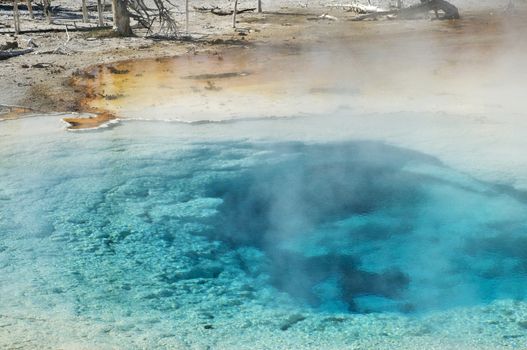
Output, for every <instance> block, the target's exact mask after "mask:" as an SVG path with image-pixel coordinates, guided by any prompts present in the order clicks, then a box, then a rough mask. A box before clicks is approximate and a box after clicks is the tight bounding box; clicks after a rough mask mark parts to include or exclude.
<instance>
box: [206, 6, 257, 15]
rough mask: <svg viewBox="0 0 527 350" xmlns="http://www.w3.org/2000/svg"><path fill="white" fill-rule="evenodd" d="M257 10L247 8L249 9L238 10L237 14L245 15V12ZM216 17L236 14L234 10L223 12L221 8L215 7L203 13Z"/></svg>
mask: <svg viewBox="0 0 527 350" xmlns="http://www.w3.org/2000/svg"><path fill="white" fill-rule="evenodd" d="M254 10H256V8H247V9H240V10H238V9H237V10H236V14H240V13H244V12H253V11H254ZM209 11H210V13H212V14H214V15H216V16H232V15H233V14H234V10H222V9H220V8H219V7H214V8H211V9H208V10H207V11H203V10H202V11H201V12H209Z"/></svg>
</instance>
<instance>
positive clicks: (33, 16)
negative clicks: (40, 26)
mask: <svg viewBox="0 0 527 350" xmlns="http://www.w3.org/2000/svg"><path fill="white" fill-rule="evenodd" d="M27 10H28V11H29V18H31V19H34V18H35V15H33V4H32V3H31V0H27Z"/></svg>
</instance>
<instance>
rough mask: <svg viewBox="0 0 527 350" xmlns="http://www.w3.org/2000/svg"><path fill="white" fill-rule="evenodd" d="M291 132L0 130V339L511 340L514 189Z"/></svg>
mask: <svg viewBox="0 0 527 350" xmlns="http://www.w3.org/2000/svg"><path fill="white" fill-rule="evenodd" d="M295 123H298V121H295V120H284V121H279V120H270V121H255V122H240V123H228V124H203V125H185V124H177V123H173V124H171V123H148V122H130V123H123V124H122V125H119V126H117V127H115V128H111V129H102V130H99V131H95V132H77V133H72V132H66V131H64V130H63V129H61V128H60V127H58V124H57V123H56V120H55V119H53V118H35V119H33V120H24V121H10V122H4V123H3V124H1V125H0V128H1V129H0V130H1V133H2V136H1V138H2V141H1V149H0V295H1V301H0V341H1V342H0V344H3V345H4V346H7V347H15V346H22V347H27V348H35V347H41V348H45V347H46V346H47V347H49V348H75V347H76V346H77V347H81V348H83V347H84V346H85V347H87V348H123V349H130V348H174V349H175V348H177V349H179V348H346V347H347V348H365V349H367V348H379V349H380V348H391V346H396V347H401V346H404V348H412V347H415V348H423V346H424V347H426V348H434V347H436V348H440V349H445V348H462V349H468V348H478V349H479V348H481V349H483V348H485V349H486V348H522V346H524V345H525V344H527V316H526V315H527V311H526V310H527V309H526V307H525V305H524V303H523V302H524V300H525V298H526V296H527V289H526V288H525V286H526V285H527V237H526V236H525V231H526V225H527V224H526V223H527V210H526V209H527V195H526V194H525V193H523V192H519V191H517V190H515V189H514V188H512V187H509V186H504V185H497V184H493V183H488V182H482V181H478V180H476V179H474V178H472V177H470V176H468V175H467V174H464V173H461V172H459V171H456V170H455V169H451V168H448V167H447V166H445V165H443V164H442V163H441V161H440V160H439V159H437V158H435V157H432V156H430V155H427V154H423V153H420V152H418V151H414V150H409V149H404V148H399V147H395V146H391V145H389V144H386V143H384V142H380V141H374V140H358V139H349V138H346V137H341V138H335V139H331V140H328V139H325V138H324V137H323V138H320V139H316V140H308V139H306V138H305V137H299V136H298V135H296V136H295V135H291V134H289V135H279V136H276V133H275V130H278V129H280V130H286V129H291V126H292V125H295ZM307 123H308V122H307ZM28 127H30V128H28ZM35 130H37V131H35ZM282 132H283V131H282Z"/></svg>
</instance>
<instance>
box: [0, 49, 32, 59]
mask: <svg viewBox="0 0 527 350" xmlns="http://www.w3.org/2000/svg"><path fill="white" fill-rule="evenodd" d="M30 52H33V49H23V50H9V51H0V60H7V59H9V58H11V57H16V56H22V55H25V54H26V53H30Z"/></svg>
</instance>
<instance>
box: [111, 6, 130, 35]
mask: <svg viewBox="0 0 527 350" xmlns="http://www.w3.org/2000/svg"><path fill="white" fill-rule="evenodd" d="M127 5H128V0H112V8H113V28H114V30H116V31H117V33H119V35H121V36H132V35H133V33H132V28H131V27H130V14H129V13H128V9H127V8H126V7H127Z"/></svg>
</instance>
